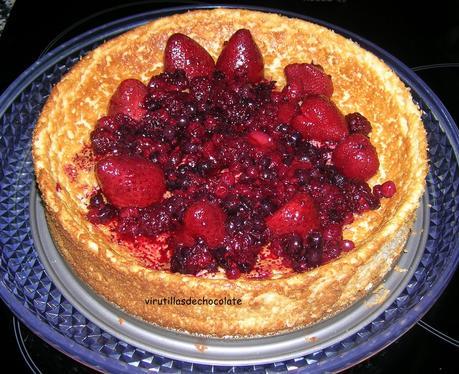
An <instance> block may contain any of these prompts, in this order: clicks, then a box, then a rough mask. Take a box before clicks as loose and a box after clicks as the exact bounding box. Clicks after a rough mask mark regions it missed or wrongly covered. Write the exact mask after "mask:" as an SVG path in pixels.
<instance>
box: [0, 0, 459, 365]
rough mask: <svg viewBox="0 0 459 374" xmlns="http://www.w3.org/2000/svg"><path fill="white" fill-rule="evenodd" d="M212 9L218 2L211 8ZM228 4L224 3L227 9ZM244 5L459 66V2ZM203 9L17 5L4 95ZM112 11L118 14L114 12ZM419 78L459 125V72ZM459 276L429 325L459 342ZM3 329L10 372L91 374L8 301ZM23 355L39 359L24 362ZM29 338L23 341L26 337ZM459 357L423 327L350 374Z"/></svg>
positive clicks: (9, 31)
mask: <svg viewBox="0 0 459 374" xmlns="http://www.w3.org/2000/svg"><path fill="white" fill-rule="evenodd" d="M207 3H212V2H207ZM220 3H221V2H220ZM291 3H292V4H288V3H287V2H286V1H283V2H275V1H263V2H255V1H240V2H238V4H253V5H262V6H268V7H277V8H282V9H286V10H290V11H295V12H298V13H302V14H305V15H308V16H311V17H315V18H318V19H322V20H325V21H328V22H331V23H333V24H335V25H338V26H341V27H344V28H346V29H348V30H350V31H352V32H354V33H357V34H359V35H361V36H363V37H365V38H367V39H368V40H370V41H372V42H374V43H376V44H377V45H379V46H380V47H382V48H384V49H386V50H387V51H388V52H390V53H392V54H393V55H395V56H396V57H397V58H399V59H400V60H401V61H403V62H404V63H405V64H407V65H408V66H411V67H416V66H421V65H430V64H438V63H446V62H454V63H459V2H457V1H448V2H428V3H421V2H411V3H410V4H406V5H405V6H404V7H402V6H401V5H400V3H396V2H388V1H378V2H360V1H352V0H347V1H346V0H340V1H332V0H323V1H320V0H311V1H304V0H303V1H295V2H293V1H292V2H291ZM185 4H202V2H195V1H186V2H176V3H172V2H165V1H140V2H139V1H137V2H127V1H124V2H122V1H113V0H111V1H94V0H93V1H83V0H80V1H75V2H64V1H60V2H51V1H26V0H17V1H16V4H15V6H14V8H13V10H12V12H11V15H10V19H9V20H8V22H7V25H6V28H5V30H4V32H3V34H2V36H1V38H0V51H1V52H0V64H1V65H0V66H1V74H0V92H2V91H3V90H4V89H5V88H6V87H7V86H8V84H9V83H11V82H12V81H13V80H14V79H15V78H16V77H17V76H18V75H19V74H20V73H21V72H22V71H23V70H24V69H26V68H27V67H28V66H29V65H30V64H32V63H33V62H34V61H35V60H36V59H37V58H38V57H39V56H40V54H41V53H43V51H44V50H48V49H49V48H52V47H53V46H56V45H58V44H60V43H62V42H63V41H65V40H68V39H69V38H71V37H73V36H76V35H78V34H80V33H82V32H84V31H86V30H89V29H91V28H93V27H95V26H98V25H101V24H103V23H105V22H109V21H111V20H115V19H117V18H121V17H125V16H129V15H131V14H135V13H139V12H142V11H147V10H152V9H159V8H163V7H168V6H175V5H185ZM108 9H110V10H108ZM418 74H419V75H420V76H421V78H423V79H424V80H425V81H426V82H427V84H428V85H429V86H430V87H431V88H432V89H433V90H434V91H435V92H436V93H437V94H438V96H439V97H440V99H441V100H442V101H443V102H444V104H445V105H446V107H447V108H448V110H449V111H450V113H451V114H452V116H453V118H454V119H455V121H456V123H458V122H459V105H457V99H458V92H459V68H458V67H455V68H453V67H451V68H436V69H430V70H422V71H419V72H418ZM457 289H458V280H457V275H456V276H455V278H454V279H453V281H452V282H451V283H450V285H449V286H448V288H447V290H446V291H445V293H444V294H443V295H442V296H441V298H440V299H439V301H438V302H437V303H436V304H435V305H434V307H433V308H432V309H431V310H430V311H429V313H428V314H427V315H426V316H425V317H424V318H423V320H424V321H426V322H428V323H429V324H431V325H433V326H434V327H435V328H437V329H439V330H441V331H443V332H444V333H447V334H448V335H449V336H451V337H453V338H456V339H457V338H458V336H459V327H458V326H459V325H458V323H457V316H458V310H457V305H458V303H457V300H458V296H459V295H458V292H457ZM0 328H1V331H2V332H3V334H2V338H3V342H2V343H3V344H2V345H3V352H2V353H3V355H2V358H3V365H6V364H8V366H9V367H10V371H18V372H28V371H32V370H31V369H30V367H29V366H28V364H27V363H26V362H27V361H29V362H30V361H34V362H35V364H36V366H37V367H38V368H39V369H40V370H41V372H43V373H64V372H65V373H88V372H92V371H91V370H90V369H88V368H85V367H83V366H82V365H80V364H78V363H77V362H75V361H72V360H71V359H68V358H67V357H65V356H64V355H62V354H60V353H59V352H58V351H56V350H55V349H54V348H52V347H50V346H49V345H47V344H46V343H44V342H43V341H42V340H41V339H40V338H38V337H36V336H35V335H33V334H32V333H30V332H29V331H28V330H27V329H26V328H25V327H24V326H22V327H19V326H16V329H15V328H14V322H13V318H12V314H11V312H10V311H9V310H8V309H7V308H6V306H5V305H3V304H2V303H1V302H0ZM16 337H19V340H22V341H24V343H23V344H22V351H23V353H24V352H27V353H28V354H29V356H30V358H31V360H30V359H29V358H27V353H26V358H24V357H23V354H21V345H18V344H17V339H16ZM21 337H22V338H21ZM458 353H459V350H458V349H457V348H456V347H454V346H452V345H450V344H448V343H446V342H444V341H442V340H441V339H439V338H438V337H435V336H434V335H432V334H430V333H428V332H427V331H425V330H424V329H423V328H421V327H419V326H415V327H414V328H413V329H411V330H410V331H409V332H408V333H406V334H405V335H404V336H402V337H401V338H400V339H399V340H398V341H396V342H395V343H393V344H392V345H390V346H389V347H387V348H386V349H384V350H383V351H382V352H380V353H378V354H377V355H375V356H373V357H372V358H371V359H369V360H367V361H365V362H363V363H361V364H359V365H357V366H355V367H354V368H351V369H349V370H348V372H349V373H386V372H397V373H398V372H400V373H416V374H417V373H436V372H441V373H458V372H459V364H458V361H457V354H458Z"/></svg>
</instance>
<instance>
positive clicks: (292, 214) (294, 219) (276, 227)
mask: <svg viewBox="0 0 459 374" xmlns="http://www.w3.org/2000/svg"><path fill="white" fill-rule="evenodd" d="M266 225H267V226H268V228H269V230H270V231H271V234H273V235H284V234H289V233H297V234H299V235H302V236H305V235H307V234H309V233H310V232H311V231H312V230H317V229H318V228H319V227H320V223H319V214H318V212H317V208H316V206H315V203H314V201H313V199H312V198H311V196H309V194H307V193H306V192H300V193H297V194H296V195H295V196H294V197H293V198H292V199H291V200H290V201H288V202H287V203H286V204H284V205H283V206H281V207H280V208H279V209H278V210H276V211H275V212H274V214H273V215H272V216H270V217H268V219H267V220H266Z"/></svg>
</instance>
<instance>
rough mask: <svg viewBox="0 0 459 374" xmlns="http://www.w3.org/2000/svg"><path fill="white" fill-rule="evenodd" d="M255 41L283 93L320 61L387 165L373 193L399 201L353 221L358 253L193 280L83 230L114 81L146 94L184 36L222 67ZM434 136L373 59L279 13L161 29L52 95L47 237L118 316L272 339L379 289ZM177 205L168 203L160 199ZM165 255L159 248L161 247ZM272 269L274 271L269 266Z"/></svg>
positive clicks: (193, 14) (38, 141)
mask: <svg viewBox="0 0 459 374" xmlns="http://www.w3.org/2000/svg"><path fill="white" fill-rule="evenodd" d="M239 29H248V30H250V32H251V33H252V35H253V39H254V40H255V41H256V43H257V45H258V48H259V49H260V52H261V54H262V55H263V59H264V76H265V78H266V79H268V80H272V81H276V85H278V86H280V87H282V86H284V84H285V77H284V71H283V69H284V67H285V66H287V65H289V64H293V63H301V62H314V64H318V65H320V66H322V67H323V69H324V71H326V72H327V74H329V75H330V76H331V77H332V78H333V86H334V90H333V96H332V100H333V102H334V103H336V105H337V107H338V108H339V109H340V110H341V111H342V112H343V113H353V112H359V113H363V114H364V115H365V117H366V118H368V120H370V122H371V124H372V127H373V129H372V132H371V133H370V135H369V137H370V139H371V143H372V144H373V145H374V147H375V148H376V151H377V154H378V157H379V169H378V172H377V174H376V175H374V176H373V177H371V179H370V180H369V181H368V184H369V185H370V186H374V185H378V184H381V183H383V182H384V181H387V180H391V181H393V182H394V183H395V185H396V186H397V193H396V194H395V195H394V196H393V197H391V198H390V199H383V200H381V207H380V208H379V209H376V210H372V211H368V212H365V213H364V214H362V215H358V216H356V217H355V220H354V222H353V223H351V224H349V225H347V226H346V227H345V230H344V233H343V234H344V238H345V239H347V240H350V241H352V242H353V243H354V244H355V248H354V249H353V250H351V251H348V252H343V253H342V254H341V255H340V256H339V257H338V258H336V259H334V260H332V261H330V262H328V263H325V264H323V265H321V266H319V267H316V268H313V269H312V270H309V271H305V272H300V273H298V272H294V271H288V270H285V269H284V270H282V271H280V270H279V271H271V272H269V275H268V276H263V277H258V276H254V275H253V274H250V273H248V274H242V275H241V276H240V277H239V278H237V279H229V278H228V277H227V275H226V274H225V271H223V270H222V269H218V270H217V271H215V272H208V273H206V272H204V273H203V274H198V276H196V275H190V274H180V273H177V272H171V271H170V270H169V269H167V268H153V267H151V266H147V265H146V264H145V261H142V260H141V259H139V256H138V253H139V252H140V253H142V256H143V257H146V256H147V257H148V256H154V253H158V252H159V249H158V248H151V246H149V245H147V244H142V243H143V242H141V241H140V242H135V245H136V248H135V252H136V253H137V255H134V254H133V248H132V243H126V242H124V241H122V240H119V238H117V237H116V235H114V234H113V230H112V228H111V227H110V226H108V225H95V224H93V223H91V222H90V221H89V220H88V219H87V212H88V204H89V200H90V198H91V196H92V194H93V193H94V191H95V190H97V189H98V188H99V182H98V180H97V178H96V172H95V165H96V161H95V158H94V157H93V155H92V151H91V148H90V135H91V132H92V131H93V129H94V127H95V124H96V122H97V120H98V119H99V118H101V117H103V116H104V115H106V113H107V110H108V107H109V105H110V99H111V97H112V95H113V93H114V92H115V91H116V89H117V87H118V85H119V84H120V82H122V81H124V80H126V79H132V78H135V79H138V80H140V81H142V82H144V83H145V84H147V83H148V81H149V79H150V78H151V77H152V76H154V75H157V74H159V73H161V72H162V71H163V68H164V67H163V52H164V49H165V46H166V43H167V41H168V39H169V37H170V36H171V35H173V34H175V33H182V34H185V35H187V36H189V37H190V38H192V39H193V40H195V41H197V42H198V43H199V44H200V45H201V46H203V47H204V48H205V49H206V50H207V51H208V52H209V54H210V55H211V56H212V57H213V58H214V59H215V60H217V57H218V56H219V54H220V52H221V50H222V48H223V46H224V42H225V41H227V40H228V39H230V37H231V36H232V35H233V34H234V32H235V31H236V30H239ZM426 149H427V143H426V134H425V130H424V127H423V124H422V121H421V112H420V110H419V108H418V107H417V105H416V104H415V103H414V102H413V99H412V97H411V95H410V91H409V89H408V88H407V87H406V86H405V85H404V84H403V82H402V81H401V80H400V79H399V78H398V77H397V75H396V74H395V73H394V72H393V71H392V70H391V69H390V68H389V67H388V66H387V65H386V64H385V63H384V62H383V61H381V60H380V59H379V58H377V57H376V56H374V55H373V54H371V53H370V52H368V51H366V50H364V49H362V48H361V47H360V46H359V45H357V44H356V43H355V42H353V41H351V40H349V39H346V38H344V37H342V36H340V35H338V34H336V33H334V32H333V31H331V30H329V29H326V28H324V27H322V26H319V25H316V24H313V23H309V22H306V21H303V20H299V19H293V18H287V17H284V16H280V15H277V14H272V13H263V12H256V11H248V10H236V9H214V10H198V11H190V12H187V13H183V14H177V15H173V16H170V17H166V18H161V19H158V20H155V21H153V22H151V23H148V24H146V25H144V26H141V27H138V28H136V29H134V30H131V31H129V32H127V33H125V34H123V35H121V36H119V37H117V38H115V39H112V40H110V41H108V42H106V43H104V44H103V45H101V46H99V47H98V48H96V49H95V50H93V51H92V52H90V53H88V54H87V55H86V56H85V57H83V58H82V60H81V61H80V62H78V63H77V64H76V65H75V66H74V67H73V68H72V69H71V70H70V71H69V72H68V73H67V74H66V75H65V76H64V77H63V79H62V80H61V81H60V82H59V83H58V84H57V85H56V86H55V87H54V88H53V89H52V92H51V95H50V97H49V99H48V100H47V102H46V104H45V106H44V108H43V110H42V113H41V115H40V118H39V120H38V122H37V125H36V128H35V132H34V137H33V158H34V166H35V173H36V177H37V182H38V186H39V189H40V191H41V195H42V198H43V201H44V203H45V206H46V212H47V220H48V225H49V229H50V232H51V235H52V237H53V239H54V241H55V243H56V245H57V247H58V249H59V250H60V252H61V254H62V255H63V256H64V258H65V259H66V260H67V262H68V263H69V265H70V266H71V268H72V269H73V270H74V271H75V273H76V274H77V275H78V276H79V277H80V278H81V279H82V280H83V281H84V282H85V283H87V284H88V285H89V286H90V287H92V288H93V289H94V291H95V292H96V293H98V294H99V295H101V296H103V297H104V298H105V299H106V300H108V301H110V302H112V303H114V304H115V305H117V306H118V307H119V308H121V309H123V310H124V311H126V312H128V313H130V314H132V315H135V316H137V317H139V318H142V319H144V320H146V321H148V322H151V323H154V324H156V325H159V326H161V327H164V328H168V329H174V330H180V331H185V332H188V333H196V334H201V335H207V336H217V337H250V336H263V335H272V334H278V333H282V332H285V331H290V330H294V329H298V328H301V327H304V326H308V325H311V324H314V323H316V322H319V321H321V320H324V319H326V318H329V317H331V316H334V315H336V314H337V313H339V312H340V311H342V310H344V309H345V308H347V307H348V306H350V305H351V304H352V303H354V302H356V301H357V300H359V299H361V298H362V297H364V296H365V295H367V294H368V293H369V292H371V291H372V289H373V288H374V287H376V286H377V285H378V284H379V283H380V282H381V280H382V279H383V277H384V276H385V275H386V274H387V273H388V272H389V271H390V270H391V269H392V267H393V266H394V264H395V263H396V261H397V259H398V258H399V256H400V254H401V252H402V250H403V248H404V245H405V243H406V241H407V239H408V237H409V234H410V229H411V227H412V224H413V221H414V217H415V211H416V209H417V207H418V206H419V200H420V198H421V196H422V194H423V191H424V188H425V177H426V174H427V170H428V165H427V151H426ZM168 193H170V192H169V191H167V192H166V195H167V194H168ZM165 246H167V244H165V243H163V244H162V249H163V250H164V247H165ZM266 266H269V265H266ZM171 297H173V298H175V300H178V299H188V298H190V297H191V298H194V299H226V300H229V299H231V300H233V299H234V300H239V299H240V300H241V301H240V302H239V303H235V305H225V306H215V305H179V304H176V303H170V304H166V305H164V304H163V305H158V304H151V303H146V302H145V300H148V299H152V298H156V299H163V298H166V299H170V298H171Z"/></svg>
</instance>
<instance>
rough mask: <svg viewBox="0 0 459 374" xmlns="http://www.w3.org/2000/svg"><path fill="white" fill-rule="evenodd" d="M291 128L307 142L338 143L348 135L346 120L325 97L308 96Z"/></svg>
mask: <svg viewBox="0 0 459 374" xmlns="http://www.w3.org/2000/svg"><path fill="white" fill-rule="evenodd" d="M300 109H301V114H299V115H297V116H296V117H294V118H293V120H292V125H293V127H294V128H295V129H296V130H297V131H298V132H299V133H300V134H301V135H303V137H304V138H305V139H307V140H318V141H335V142H336V141H340V140H341V139H343V138H344V137H345V136H346V135H347V134H348V133H349V130H348V128H347V123H346V120H345V119H344V116H343V114H342V113H341V111H340V110H339V109H338V108H337V107H336V105H335V104H334V103H333V102H332V101H331V100H330V99H328V98H327V97H325V96H308V97H306V98H305V99H304V100H303V104H301V108H300Z"/></svg>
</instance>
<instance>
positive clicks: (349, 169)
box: [332, 134, 379, 181]
mask: <svg viewBox="0 0 459 374" xmlns="http://www.w3.org/2000/svg"><path fill="white" fill-rule="evenodd" d="M332 160H333V163H334V164H335V166H336V168H337V169H338V170H339V171H340V173H341V174H343V175H344V176H345V177H347V178H351V179H358V180H361V181H367V180H368V179H370V178H371V177H372V176H373V175H375V174H376V173H377V171H378V169H379V160H378V154H377V153H376V149H375V147H373V145H372V144H371V143H370V140H369V139H368V138H367V137H366V136H365V135H362V134H353V135H349V136H348V137H347V138H345V139H344V140H343V141H342V142H341V143H339V144H338V146H337V147H336V148H335V150H334V151H333V154H332Z"/></svg>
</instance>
